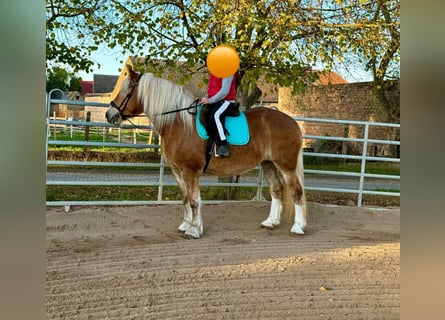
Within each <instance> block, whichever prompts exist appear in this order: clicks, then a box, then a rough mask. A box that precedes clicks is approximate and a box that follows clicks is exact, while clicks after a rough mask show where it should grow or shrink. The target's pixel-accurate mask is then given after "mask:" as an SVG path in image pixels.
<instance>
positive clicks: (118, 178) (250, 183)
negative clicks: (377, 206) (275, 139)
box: [46, 90, 400, 206]
mask: <svg viewBox="0 0 445 320" xmlns="http://www.w3.org/2000/svg"><path fill="white" fill-rule="evenodd" d="M54 91H55V90H53V91H52V92H50V93H49V95H48V96H47V105H46V110H47V112H46V130H47V131H46V132H47V137H46V154H47V161H46V162H47V178H46V185H47V186H50V185H70V186H73V185H76V186H92V185H96V186H155V187H157V188H158V197H157V199H156V200H151V201H150V200H147V201H46V205H48V206H59V205H60V206H63V205H64V206H70V205H131V204H135V205H140V204H158V203H180V202H179V201H170V200H164V196H163V191H164V187H165V186H175V185H176V181H175V180H174V178H173V176H172V175H171V173H169V172H166V170H165V169H166V168H168V165H167V164H166V163H164V161H163V160H162V158H160V160H159V161H157V162H150V163H148V162H137V163H133V162H131V163H130V162H108V161H79V160H73V161H68V160H48V150H49V148H50V147H54V148H56V146H59V147H61V146H68V147H83V148H90V147H101V148H104V149H105V148H108V147H112V148H137V149H144V150H154V151H159V149H160V148H161V147H162V143H161V144H158V143H152V142H151V141H152V138H153V136H152V135H153V127H151V126H149V125H144V126H141V125H138V126H137V128H135V126H133V125H131V124H130V125H122V126H121V127H120V128H116V127H115V126H113V125H110V124H108V123H106V122H105V119H104V122H87V121H83V120H78V119H77V120H72V119H60V118H55V116H54V114H53V115H51V114H50V110H51V104H52V103H63V104H67V105H85V106H93V107H107V106H108V104H105V103H92V102H84V101H77V100H75V101H74V100H65V99H50V95H51V94H52V93H53V92H54ZM104 118H105V117H104ZM295 120H296V121H298V122H302V123H304V124H307V123H329V124H337V125H343V126H344V125H354V126H358V127H363V137H361V138H348V137H344V136H338V137H335V136H315V135H304V136H303V138H304V139H305V141H317V140H318V141H341V142H343V143H344V142H347V143H356V144H360V145H361V150H362V152H361V154H347V153H346V154H342V153H340V154H337V153H324V152H309V151H305V152H304V153H303V154H304V156H305V157H306V159H308V158H307V157H313V158H316V159H317V158H318V160H320V159H321V158H325V159H342V160H344V161H348V160H354V161H357V162H359V163H360V172H344V171H330V170H309V169H305V189H306V190H314V191H324V192H343V193H353V194H356V195H357V206H362V203H363V195H367V194H369V195H384V196H394V197H400V175H386V174H371V173H366V165H367V164H368V163H370V162H382V163H384V162H391V163H400V157H377V156H374V155H369V154H368V153H369V152H368V146H369V145H370V144H373V145H396V146H400V141H393V140H377V139H369V130H370V128H371V127H384V128H397V129H398V128H400V124H390V123H377V122H367V121H352V120H333V119H318V118H302V117H296V118H295ZM58 128H62V129H63V128H65V129H66V130H70V133H71V137H72V132H73V131H76V132H85V131H86V130H89V129H92V128H94V129H95V130H96V131H95V132H97V133H101V134H102V136H103V139H102V141H82V140H74V139H73V140H60V139H57V136H60V134H58V132H59V131H58V130H56V129H58ZM87 128H89V129H87ZM62 129H61V130H62ZM110 129H111V130H119V135H118V139H116V140H117V141H106V140H107V139H106V137H107V134H108V132H109V130H110ZM123 129H127V131H128V130H129V131H132V133H133V134H132V137H130V138H128V137H127V139H125V138H122V139H121V135H120V130H123ZM136 131H140V132H144V131H145V132H146V133H147V134H149V135H150V139H149V140H148V141H143V142H141V141H138V139H137V134H136ZM127 140H128V141H127ZM139 140H140V139H139ZM54 166H64V167H70V166H72V167H76V166H97V167H101V168H103V167H109V168H112V167H117V166H118V167H128V168H131V167H139V168H154V169H156V171H155V170H153V169H152V170H146V171H140V172H139V171H138V174H136V173H134V174H122V173H121V172H120V171H119V170H116V173H115V174H113V173H112V174H110V173H107V174H101V173H100V172H99V173H95V174H82V173H80V172H78V173H72V172H71V173H64V172H53V170H48V168H50V167H54ZM99 171H100V170H99ZM253 172H255V174H254V175H252V174H250V175H249V178H243V179H242V181H245V182H236V183H235V182H221V181H219V180H218V179H216V178H212V177H209V176H203V177H202V178H201V182H200V185H201V186H217V187H229V186H234V187H240V188H242V187H255V188H256V189H257V191H256V199H261V198H262V191H263V188H265V187H267V183H266V182H265V181H264V179H263V175H262V171H261V168H260V167H257V168H256V169H255V170H254V171H253ZM204 202H207V203H211V202H215V201H204ZM216 202H219V201H216Z"/></svg>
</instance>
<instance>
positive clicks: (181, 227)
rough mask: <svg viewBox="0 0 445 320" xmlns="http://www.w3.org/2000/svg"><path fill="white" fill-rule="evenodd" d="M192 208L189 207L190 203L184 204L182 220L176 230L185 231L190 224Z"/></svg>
mask: <svg viewBox="0 0 445 320" xmlns="http://www.w3.org/2000/svg"><path fill="white" fill-rule="evenodd" d="M192 217H193V213H192V208H191V207H190V204H189V203H188V202H187V203H186V204H184V220H183V221H182V223H181V224H180V225H179V227H178V230H179V231H181V232H185V231H186V230H187V229H188V228H190V226H191V225H192Z"/></svg>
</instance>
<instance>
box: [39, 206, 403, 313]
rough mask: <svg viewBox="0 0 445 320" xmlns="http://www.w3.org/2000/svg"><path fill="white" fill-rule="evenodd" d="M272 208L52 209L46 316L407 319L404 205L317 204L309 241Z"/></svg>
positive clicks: (311, 210) (311, 216)
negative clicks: (186, 215) (200, 232)
mask: <svg viewBox="0 0 445 320" xmlns="http://www.w3.org/2000/svg"><path fill="white" fill-rule="evenodd" d="M269 205H270V203H268V202H243V203H223V204H218V205H209V204H207V205H204V206H203V208H202V211H203V218H204V236H203V237H202V238H201V239H198V240H191V239H185V238H183V236H182V235H181V234H180V233H179V232H177V231H176V229H177V227H178V225H179V224H180V222H181V221H182V206H180V205H159V206H129V207H73V208H72V209H71V211H70V212H69V213H65V212H64V210H63V208H61V207H49V208H47V278H46V288H47V302H46V313H47V319H123V320H124V319H157V320H159V319H193V320H195V319H211V320H219V319H252V320H257V319H268V320H270V319H277V320H278V319H279V320H282V319H298V320H304V319H311V320H312V319H354V320H357V319H384V320H390V319H399V318H400V208H393V209H385V210H371V209H366V208H357V207H346V206H345V207H338V206H337V207H332V206H326V205H321V204H317V203H309V204H308V212H309V217H308V226H307V229H306V234H305V235H304V236H296V235H291V234H290V232H289V229H290V223H285V222H283V224H282V225H281V226H279V227H278V228H276V229H274V230H267V229H262V228H261V227H260V225H261V221H263V220H264V219H265V218H266V217H267V215H268V211H269Z"/></svg>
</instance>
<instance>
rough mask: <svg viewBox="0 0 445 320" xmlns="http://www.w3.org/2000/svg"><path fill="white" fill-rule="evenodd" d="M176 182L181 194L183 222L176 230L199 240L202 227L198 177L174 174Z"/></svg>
mask: <svg viewBox="0 0 445 320" xmlns="http://www.w3.org/2000/svg"><path fill="white" fill-rule="evenodd" d="M175 177H176V181H177V182H178V186H179V189H180V190H181V194H182V203H183V207H184V220H183V221H182V223H181V224H180V225H179V227H178V230H179V231H181V232H184V234H185V235H187V236H190V237H192V238H200V237H201V236H202V234H203V231H204V227H203V222H202V216H201V196H200V193H199V176H194V175H191V176H190V175H186V174H183V173H175Z"/></svg>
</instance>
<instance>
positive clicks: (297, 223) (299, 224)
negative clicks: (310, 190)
mask: <svg viewBox="0 0 445 320" xmlns="http://www.w3.org/2000/svg"><path fill="white" fill-rule="evenodd" d="M305 227H306V219H305V217H304V212H303V207H302V206H300V205H298V204H296V205H295V219H294V225H293V226H292V228H291V229H290V232H292V233H296V234H304V228H305Z"/></svg>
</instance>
